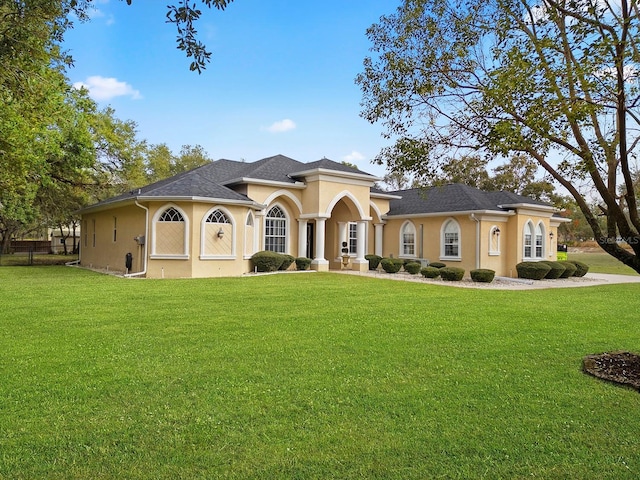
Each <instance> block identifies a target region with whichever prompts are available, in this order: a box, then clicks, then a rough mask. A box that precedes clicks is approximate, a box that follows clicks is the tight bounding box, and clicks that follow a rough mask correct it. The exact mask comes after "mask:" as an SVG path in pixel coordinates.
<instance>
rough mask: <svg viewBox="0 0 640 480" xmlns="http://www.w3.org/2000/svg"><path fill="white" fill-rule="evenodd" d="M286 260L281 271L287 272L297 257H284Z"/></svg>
mask: <svg viewBox="0 0 640 480" xmlns="http://www.w3.org/2000/svg"><path fill="white" fill-rule="evenodd" d="M282 256H283V257H284V260H283V262H282V265H280V270H287V269H288V268H289V267H290V266H291V264H292V263H293V262H295V260H296V259H295V257H294V256H293V255H282Z"/></svg>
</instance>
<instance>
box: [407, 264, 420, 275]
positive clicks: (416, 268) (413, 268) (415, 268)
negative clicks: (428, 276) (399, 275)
mask: <svg viewBox="0 0 640 480" xmlns="http://www.w3.org/2000/svg"><path fill="white" fill-rule="evenodd" d="M421 268H422V265H420V264H419V263H418V262H409V263H405V264H404V271H405V272H408V273H410V274H411V275H417V274H418V273H420V269H421Z"/></svg>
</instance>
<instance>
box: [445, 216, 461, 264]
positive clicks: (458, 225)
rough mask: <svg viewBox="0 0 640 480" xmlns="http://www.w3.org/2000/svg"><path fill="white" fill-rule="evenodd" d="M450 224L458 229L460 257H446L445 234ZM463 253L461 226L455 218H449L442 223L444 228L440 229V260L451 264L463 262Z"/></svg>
mask: <svg viewBox="0 0 640 480" xmlns="http://www.w3.org/2000/svg"><path fill="white" fill-rule="evenodd" d="M450 223H453V224H455V226H456V227H457V229H458V255H445V251H446V248H445V243H444V233H445V230H446V228H447V226H448V225H449V224H450ZM461 252H462V233H461V230H460V224H459V223H458V221H457V220H456V219H455V218H448V219H447V220H445V221H444V222H442V226H441V227H440V260H448V261H450V262H451V261H453V262H460V261H462V255H461Z"/></svg>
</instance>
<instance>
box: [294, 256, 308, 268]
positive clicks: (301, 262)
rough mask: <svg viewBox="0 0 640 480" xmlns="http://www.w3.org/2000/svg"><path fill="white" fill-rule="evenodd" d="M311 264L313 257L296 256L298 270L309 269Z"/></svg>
mask: <svg viewBox="0 0 640 480" xmlns="http://www.w3.org/2000/svg"><path fill="white" fill-rule="evenodd" d="M310 265H311V259H310V258H307V257H298V258H296V268H297V269H298V270H309V266H310Z"/></svg>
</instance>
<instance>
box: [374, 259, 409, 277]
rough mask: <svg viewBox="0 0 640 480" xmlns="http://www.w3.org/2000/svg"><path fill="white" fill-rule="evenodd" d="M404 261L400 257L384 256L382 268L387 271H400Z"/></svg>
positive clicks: (381, 262) (381, 261)
mask: <svg viewBox="0 0 640 480" xmlns="http://www.w3.org/2000/svg"><path fill="white" fill-rule="evenodd" d="M403 264H404V262H403V261H402V260H401V259H399V258H383V259H382V260H380V265H382V269H383V270H384V271H385V272H387V273H398V272H399V271H400V269H401V268H402V265H403Z"/></svg>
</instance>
